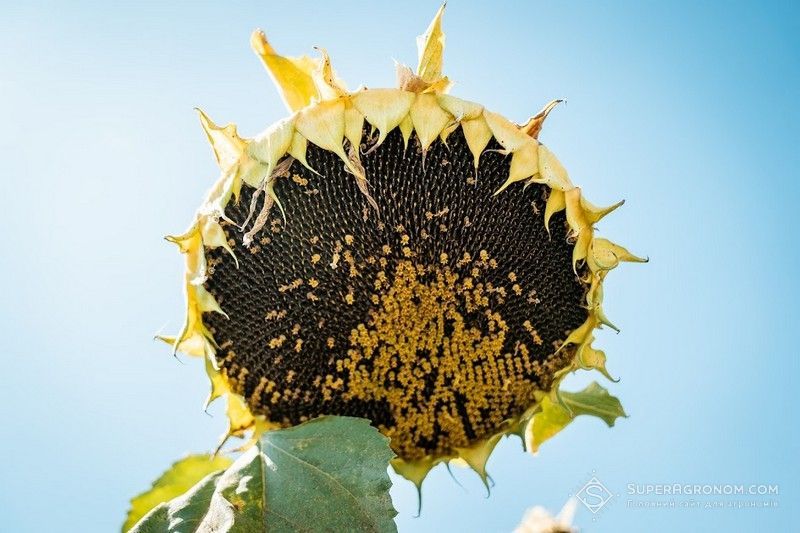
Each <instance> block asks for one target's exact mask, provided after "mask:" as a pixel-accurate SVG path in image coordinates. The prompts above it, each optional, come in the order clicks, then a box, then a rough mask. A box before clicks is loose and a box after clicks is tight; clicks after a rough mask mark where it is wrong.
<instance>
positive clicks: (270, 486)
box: [134, 417, 397, 533]
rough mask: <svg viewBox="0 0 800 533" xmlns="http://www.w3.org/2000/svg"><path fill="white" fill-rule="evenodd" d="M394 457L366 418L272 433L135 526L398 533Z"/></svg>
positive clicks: (325, 420)
mask: <svg viewBox="0 0 800 533" xmlns="http://www.w3.org/2000/svg"><path fill="white" fill-rule="evenodd" d="M392 457H394V454H393V453H392V451H391V449H390V448H389V441H388V439H387V438H386V437H384V436H382V435H381V434H380V433H379V432H378V431H377V430H376V429H375V428H373V427H372V426H370V425H369V421H368V420H365V419H361V418H350V417H322V418H318V419H315V420H312V421H310V422H306V423H304V424H301V425H299V426H295V427H292V428H288V429H282V430H275V431H268V432H266V433H265V434H264V435H263V436H262V438H261V440H260V441H259V442H258V443H257V444H256V445H254V446H253V447H251V448H250V449H249V450H247V451H246V452H245V453H244V454H243V455H242V456H241V457H239V459H237V460H236V462H235V463H234V464H233V465H232V466H231V467H230V468H228V470H226V471H225V472H224V473H220V474H212V475H210V476H208V477H206V478H205V479H204V480H203V481H202V482H201V483H199V484H198V485H196V486H195V487H194V488H192V490H191V491H190V492H188V493H187V494H185V495H183V496H182V497H180V498H176V499H175V500H172V501H170V502H169V503H166V504H162V505H160V506H159V507H157V508H156V509H154V510H153V511H152V512H151V513H150V514H148V515H147V516H146V517H145V518H144V519H143V520H142V521H141V522H140V523H139V524H137V526H136V529H134V531H135V532H136V533H145V532H151V531H153V532H155V531H162V532H163V531H175V532H177V531H180V532H182V533H188V532H198V531H203V532H207V531H214V532H231V533H239V532H252V531H270V532H271V533H272V532H279V533H281V532H297V531H319V530H326V531H374V532H383V531H396V527H395V524H394V516H395V515H396V514H397V512H396V511H395V510H394V507H393V506H392V501H391V498H390V497H389V488H390V487H391V480H390V479H389V475H388V473H387V467H388V465H389V461H390V459H391V458H392Z"/></svg>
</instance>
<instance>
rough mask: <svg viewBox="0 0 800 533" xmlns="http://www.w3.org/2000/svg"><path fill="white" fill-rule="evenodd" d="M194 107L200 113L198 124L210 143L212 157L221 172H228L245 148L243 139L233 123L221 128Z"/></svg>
mask: <svg viewBox="0 0 800 533" xmlns="http://www.w3.org/2000/svg"><path fill="white" fill-rule="evenodd" d="M195 109H196V111H197V114H198V115H200V124H201V125H202V126H203V131H204V132H205V133H206V137H208V142H209V143H211V149H212V150H213V151H214V158H215V159H216V160H217V164H218V165H219V168H220V169H221V170H222V172H228V171H229V170H230V169H231V168H232V167H233V166H234V165H235V164H236V162H237V161H239V157H241V155H242V152H243V151H244V148H245V141H244V140H243V139H242V138H241V137H239V134H238V133H237V132H236V125H235V124H228V125H227V126H225V127H222V128H221V127H219V126H217V125H216V124H214V122H213V121H212V120H211V119H210V118H208V115H206V114H205V113H204V112H203V111H202V110H201V109H199V108H195Z"/></svg>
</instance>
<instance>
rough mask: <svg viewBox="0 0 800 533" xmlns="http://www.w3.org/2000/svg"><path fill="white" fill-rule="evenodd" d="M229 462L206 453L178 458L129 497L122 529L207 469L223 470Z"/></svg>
mask: <svg viewBox="0 0 800 533" xmlns="http://www.w3.org/2000/svg"><path fill="white" fill-rule="evenodd" d="M231 463H233V461H232V460H231V459H228V458H227V457H222V456H217V457H212V456H210V455H190V456H188V457H186V458H184V459H181V460H180V461H178V462H177V463H175V464H173V465H172V466H171V467H170V468H169V470H167V471H166V472H164V473H163V474H161V477H159V478H158V479H157V480H155V481H154V482H153V486H152V487H151V488H150V489H149V490H147V491H145V492H143V493H141V494H139V495H138V496H136V497H135V498H133V499H132V500H131V508H130V510H129V511H128V517H127V518H126V519H125V524H124V525H123V526H122V530H123V531H128V530H129V529H130V528H131V527H133V525H134V524H135V523H136V522H138V521H139V520H140V519H141V518H142V517H143V516H144V515H146V514H147V513H148V512H150V511H151V510H152V509H153V508H155V507H156V506H157V505H158V504H160V503H163V502H166V501H169V500H171V499H173V498H175V497H176V496H179V495H181V494H183V493H184V492H186V491H187V490H189V488H191V487H192V485H194V484H196V483H197V482H198V481H200V480H201V479H203V478H204V477H206V476H207V475H208V474H210V473H211V472H215V471H219V470H224V469H226V468H227V467H229V466H230V465H231Z"/></svg>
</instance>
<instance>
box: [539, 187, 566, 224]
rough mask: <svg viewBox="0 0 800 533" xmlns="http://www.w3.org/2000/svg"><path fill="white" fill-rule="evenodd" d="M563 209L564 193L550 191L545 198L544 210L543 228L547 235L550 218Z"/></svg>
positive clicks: (556, 190)
mask: <svg viewBox="0 0 800 533" xmlns="http://www.w3.org/2000/svg"><path fill="white" fill-rule="evenodd" d="M565 207H566V203H565V200H564V191H560V190H558V189H550V196H549V197H548V198H547V205H546V206H545V208H544V227H545V229H546V230H547V233H550V218H551V217H552V216H553V215H555V214H556V213H558V212H559V211H561V210H562V209H564V208H565Z"/></svg>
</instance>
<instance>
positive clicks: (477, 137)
mask: <svg viewBox="0 0 800 533" xmlns="http://www.w3.org/2000/svg"><path fill="white" fill-rule="evenodd" d="M461 131H463V132H464V138H465V139H466V140H467V146H469V151H470V152H472V157H473V158H474V160H475V171H476V172H477V170H478V164H479V163H480V157H481V154H482V153H483V150H484V149H485V148H486V145H487V144H489V141H490V140H491V139H492V130H490V129H489V126H488V125H487V124H486V120H484V118H483V117H482V116H480V117H478V118H476V119H472V120H464V121H462V122H461Z"/></svg>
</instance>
